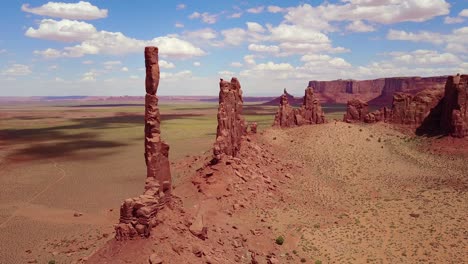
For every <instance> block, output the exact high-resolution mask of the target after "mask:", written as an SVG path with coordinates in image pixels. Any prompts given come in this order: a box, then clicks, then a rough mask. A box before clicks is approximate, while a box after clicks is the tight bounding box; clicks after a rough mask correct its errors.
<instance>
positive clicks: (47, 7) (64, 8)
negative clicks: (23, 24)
mask: <svg viewBox="0 0 468 264" xmlns="http://www.w3.org/2000/svg"><path fill="white" fill-rule="evenodd" d="M21 10H22V11H24V12H28V13H33V14H36V15H41V16H49V17H58V18H67V19H82V20H92V19H99V18H105V17H107V9H99V8H98V7H97V6H94V5H92V4H90V3H89V2H84V1H80V2H78V3H62V2H48V3H47V4H44V5H42V6H40V7H29V4H23V5H22V6H21Z"/></svg>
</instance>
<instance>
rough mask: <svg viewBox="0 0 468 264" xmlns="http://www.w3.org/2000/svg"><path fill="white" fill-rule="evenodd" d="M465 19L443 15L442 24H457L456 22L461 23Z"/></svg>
mask: <svg viewBox="0 0 468 264" xmlns="http://www.w3.org/2000/svg"><path fill="white" fill-rule="evenodd" d="M464 21H465V19H464V18H463V17H449V16H447V17H445V18H444V24H458V23H463V22H464Z"/></svg>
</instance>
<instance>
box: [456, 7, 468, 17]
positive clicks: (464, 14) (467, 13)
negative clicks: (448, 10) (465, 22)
mask: <svg viewBox="0 0 468 264" xmlns="http://www.w3.org/2000/svg"><path fill="white" fill-rule="evenodd" d="M458 16H461V17H468V9H463V10H462V11H460V13H459V14H458Z"/></svg>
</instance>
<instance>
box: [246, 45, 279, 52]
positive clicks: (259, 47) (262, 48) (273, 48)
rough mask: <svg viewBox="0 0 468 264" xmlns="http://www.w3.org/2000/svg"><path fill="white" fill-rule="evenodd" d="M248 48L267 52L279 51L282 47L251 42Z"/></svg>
mask: <svg viewBox="0 0 468 264" xmlns="http://www.w3.org/2000/svg"><path fill="white" fill-rule="evenodd" d="M248 49H249V50H250V51H255V52H266V53H278V52H279V51H280V48H279V47H278V46H274V45H271V46H266V45H259V44H250V45H249V47H248Z"/></svg>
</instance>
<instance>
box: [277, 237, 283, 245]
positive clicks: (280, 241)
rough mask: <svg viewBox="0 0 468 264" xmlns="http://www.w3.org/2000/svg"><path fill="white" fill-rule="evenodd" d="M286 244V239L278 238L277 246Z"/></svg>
mask: <svg viewBox="0 0 468 264" xmlns="http://www.w3.org/2000/svg"><path fill="white" fill-rule="evenodd" d="M283 243H284V237H283V236H279V237H277V238H276V244H278V245H283Z"/></svg>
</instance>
